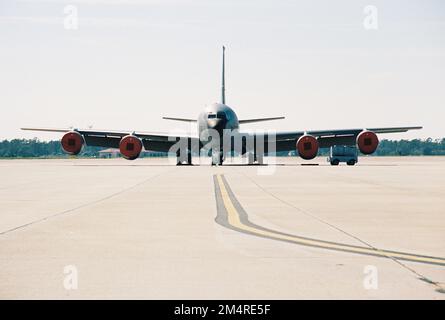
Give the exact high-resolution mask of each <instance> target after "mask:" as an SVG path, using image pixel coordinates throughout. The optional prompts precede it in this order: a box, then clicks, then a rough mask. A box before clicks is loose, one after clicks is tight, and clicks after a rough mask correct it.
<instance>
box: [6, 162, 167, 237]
mask: <svg viewBox="0 0 445 320" xmlns="http://www.w3.org/2000/svg"><path fill="white" fill-rule="evenodd" d="M171 171H172V170H167V171H164V172H160V173H158V174H155V175H153V176H150V177H148V178H146V179H144V180H142V181H140V182H138V183H136V184H134V185H131V186H129V187H127V188H124V189H122V190H119V191H117V192H114V193H112V194H110V195H108V196H105V197H102V198H100V199H96V200H93V201H90V202H87V203H84V204H81V205H79V206H77V207H74V208H71V209H67V210H63V211H60V212H57V213H54V214H52V215H49V216H46V217H43V218H40V219H37V220H34V221H31V222H28V223H25V224H22V225H20V226H17V227H14V228H11V229H8V230H5V231H1V232H0V236H4V235H6V234H9V233H11V232H14V231H17V230H21V229H24V228H26V227H30V226H32V225H35V224H39V223H41V222H44V221H47V220H50V219H52V218H55V217H58V216H62V215H65V214H68V213H72V212H74V211H76V210H79V209H82V208H86V207H89V206H92V205H95V204H97V203H101V202H104V201H106V200H109V199H111V198H114V197H116V196H118V195H120V194H123V193H125V192H127V191H129V190H132V189H134V188H137V187H138V186H140V185H143V184H145V183H147V182H148V181H150V180H152V179H154V178H157V177H159V176H160V175H162V174H164V173H168V172H171Z"/></svg>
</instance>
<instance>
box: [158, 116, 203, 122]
mask: <svg viewBox="0 0 445 320" xmlns="http://www.w3.org/2000/svg"><path fill="white" fill-rule="evenodd" d="M162 119H164V120H174V121H183V122H196V119H184V118H170V117H162Z"/></svg>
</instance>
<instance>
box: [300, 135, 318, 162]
mask: <svg viewBox="0 0 445 320" xmlns="http://www.w3.org/2000/svg"><path fill="white" fill-rule="evenodd" d="M297 151H298V154H299V156H300V157H301V158H303V159H304V160H311V159H314V158H315V157H316V156H317V154H318V140H317V138H315V137H314V136H311V135H309V134H305V135H303V136H301V137H300V138H299V139H298V141H297Z"/></svg>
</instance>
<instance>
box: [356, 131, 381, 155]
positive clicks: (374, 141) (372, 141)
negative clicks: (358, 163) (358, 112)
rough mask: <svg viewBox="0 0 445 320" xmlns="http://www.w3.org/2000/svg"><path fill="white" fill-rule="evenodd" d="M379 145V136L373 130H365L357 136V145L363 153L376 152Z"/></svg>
mask: <svg viewBox="0 0 445 320" xmlns="http://www.w3.org/2000/svg"><path fill="white" fill-rule="evenodd" d="M378 145H379V138H378V137H377V135H376V134H375V133H374V132H372V131H368V130H364V131H362V132H360V134H359V135H358V136H357V146H358V149H359V150H360V152H361V153H363V154H371V153H374V151H375V150H376V149H377V147H378Z"/></svg>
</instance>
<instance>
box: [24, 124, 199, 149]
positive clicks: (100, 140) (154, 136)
mask: <svg viewBox="0 0 445 320" xmlns="http://www.w3.org/2000/svg"><path fill="white" fill-rule="evenodd" d="M21 129H22V130H29V131H45V132H62V133H65V132H69V131H72V129H56V128H21ZM76 131H77V132H78V133H80V134H81V135H82V136H83V138H84V140H85V144H86V145H87V146H94V147H105V148H119V142H120V140H121V139H122V137H124V136H126V135H129V134H133V135H135V136H137V137H138V138H140V139H141V140H142V143H143V144H144V148H145V150H150V151H158V152H168V151H169V150H170V148H171V147H172V146H173V145H174V144H175V143H176V141H179V140H180V139H182V138H186V139H190V140H195V141H196V142H198V143H199V139H198V137H197V136H191V135H187V134H177V135H176V134H167V133H157V132H156V133H149V132H139V131H135V132H134V131H131V130H128V131H124V130H122V131H109V130H93V129H85V130H83V129H82V130H78V129H76Z"/></svg>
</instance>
